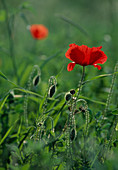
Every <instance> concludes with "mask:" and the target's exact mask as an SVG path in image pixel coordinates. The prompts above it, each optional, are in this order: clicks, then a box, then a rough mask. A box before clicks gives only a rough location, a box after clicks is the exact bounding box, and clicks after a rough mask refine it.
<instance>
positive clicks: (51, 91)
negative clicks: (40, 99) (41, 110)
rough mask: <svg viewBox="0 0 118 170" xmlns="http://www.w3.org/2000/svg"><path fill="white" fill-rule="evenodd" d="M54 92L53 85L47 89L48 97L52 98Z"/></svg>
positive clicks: (54, 87)
mask: <svg viewBox="0 0 118 170" xmlns="http://www.w3.org/2000/svg"><path fill="white" fill-rule="evenodd" d="M55 91H56V86H55V85H52V86H51V87H50V89H49V93H48V94H49V97H52V96H53V95H54V94H55Z"/></svg>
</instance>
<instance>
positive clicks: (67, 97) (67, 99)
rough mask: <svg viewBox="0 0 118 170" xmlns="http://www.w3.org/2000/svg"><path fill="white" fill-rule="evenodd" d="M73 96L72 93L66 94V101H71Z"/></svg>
mask: <svg viewBox="0 0 118 170" xmlns="http://www.w3.org/2000/svg"><path fill="white" fill-rule="evenodd" d="M71 97H72V95H71V94H70V93H66V95H65V99H66V101H69V100H70V99H71Z"/></svg>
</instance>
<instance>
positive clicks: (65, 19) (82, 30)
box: [58, 16, 89, 36]
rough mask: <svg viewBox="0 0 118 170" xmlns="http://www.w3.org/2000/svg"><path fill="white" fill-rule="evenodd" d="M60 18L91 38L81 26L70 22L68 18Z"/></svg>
mask: <svg viewBox="0 0 118 170" xmlns="http://www.w3.org/2000/svg"><path fill="white" fill-rule="evenodd" d="M58 17H59V18H61V19H62V20H64V21H66V22H67V23H69V24H71V25H73V26H74V27H76V28H77V29H78V30H79V31H80V32H82V33H83V34H84V35H86V36H89V35H88V33H87V32H86V31H85V29H83V28H82V27H81V26H80V25H79V24H76V23H74V22H73V21H72V20H70V19H69V18H67V17H64V16H58Z"/></svg>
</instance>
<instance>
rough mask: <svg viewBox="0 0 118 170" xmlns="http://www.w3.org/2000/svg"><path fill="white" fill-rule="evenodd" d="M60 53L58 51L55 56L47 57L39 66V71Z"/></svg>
mask: <svg viewBox="0 0 118 170" xmlns="http://www.w3.org/2000/svg"><path fill="white" fill-rule="evenodd" d="M60 53H61V51H58V52H57V53H56V54H54V55H53V56H50V57H48V58H47V59H46V60H45V61H44V63H43V64H42V65H41V66H40V69H43V67H44V66H45V65H46V64H47V63H48V62H49V61H50V60H51V59H53V58H54V57H57V56H58V55H59V54H60Z"/></svg>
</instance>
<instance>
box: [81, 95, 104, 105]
mask: <svg viewBox="0 0 118 170" xmlns="http://www.w3.org/2000/svg"><path fill="white" fill-rule="evenodd" d="M79 98H82V99H85V100H88V101H91V102H93V103H97V104H101V105H106V103H104V102H101V101H97V100H92V99H90V98H88V97H85V96H81V95H80V96H79Z"/></svg>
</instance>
